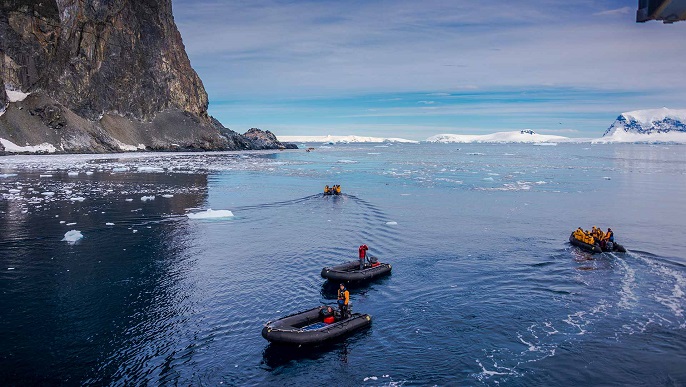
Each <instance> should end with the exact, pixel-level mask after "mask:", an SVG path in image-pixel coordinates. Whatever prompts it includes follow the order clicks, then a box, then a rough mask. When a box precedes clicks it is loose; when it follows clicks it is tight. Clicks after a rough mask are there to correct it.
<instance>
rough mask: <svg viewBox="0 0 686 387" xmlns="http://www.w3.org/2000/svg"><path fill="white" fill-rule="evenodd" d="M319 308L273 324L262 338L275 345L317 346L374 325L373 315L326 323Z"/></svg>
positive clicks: (281, 319) (361, 315) (355, 315)
mask: <svg viewBox="0 0 686 387" xmlns="http://www.w3.org/2000/svg"><path fill="white" fill-rule="evenodd" d="M325 308H326V307H325V306H319V307H316V308H313V309H310V310H306V311H304V312H299V313H295V314H292V315H290V316H286V317H282V318H280V319H278V320H276V321H269V322H268V323H266V324H264V328H262V337H264V338H265V339H267V340H269V341H270V342H272V343H281V344H295V345H317V344H321V343H324V342H326V341H329V340H334V339H337V338H340V337H342V336H345V335H348V334H350V333H352V332H354V331H356V330H358V329H361V328H364V327H367V326H369V325H371V323H372V316H370V315H368V314H362V313H353V314H351V315H350V317H348V318H344V319H340V320H338V321H335V322H334V323H331V324H326V323H324V321H323V318H322V310H323V309H325Z"/></svg>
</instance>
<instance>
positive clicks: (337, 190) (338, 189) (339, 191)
mask: <svg viewBox="0 0 686 387" xmlns="http://www.w3.org/2000/svg"><path fill="white" fill-rule="evenodd" d="M336 193H341V186H340V185H337V186H336Z"/></svg>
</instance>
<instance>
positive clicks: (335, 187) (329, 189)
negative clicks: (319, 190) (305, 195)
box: [324, 185, 341, 195]
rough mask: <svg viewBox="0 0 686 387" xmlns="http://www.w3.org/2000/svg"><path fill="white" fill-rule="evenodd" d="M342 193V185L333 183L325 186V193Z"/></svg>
mask: <svg viewBox="0 0 686 387" xmlns="http://www.w3.org/2000/svg"><path fill="white" fill-rule="evenodd" d="M340 194H341V186H340V185H332V186H331V187H329V186H328V185H327V186H324V195H340Z"/></svg>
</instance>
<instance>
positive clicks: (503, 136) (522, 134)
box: [426, 130, 570, 143]
mask: <svg viewBox="0 0 686 387" xmlns="http://www.w3.org/2000/svg"><path fill="white" fill-rule="evenodd" d="M569 141H570V138H568V137H563V136H553V135H547V134H538V133H536V132H534V131H533V130H520V131H513V132H497V133H492V134H437V135H435V136H431V137H429V138H427V139H426V142H440V143H470V142H495V143H505V142H521V143H555V142H569Z"/></svg>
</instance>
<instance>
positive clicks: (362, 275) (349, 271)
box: [322, 257, 391, 282]
mask: <svg viewBox="0 0 686 387" xmlns="http://www.w3.org/2000/svg"><path fill="white" fill-rule="evenodd" d="M370 261H371V262H370V263H367V264H365V266H364V268H363V269H362V270H360V261H352V262H347V263H343V264H341V265H338V266H332V267H325V268H323V269H322V277H324V278H326V279H328V280H329V281H335V282H362V281H369V280H372V279H374V278H377V277H381V276H384V275H387V274H390V272H391V264H390V263H380V262H378V261H377V260H376V258H373V257H372V258H370Z"/></svg>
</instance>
